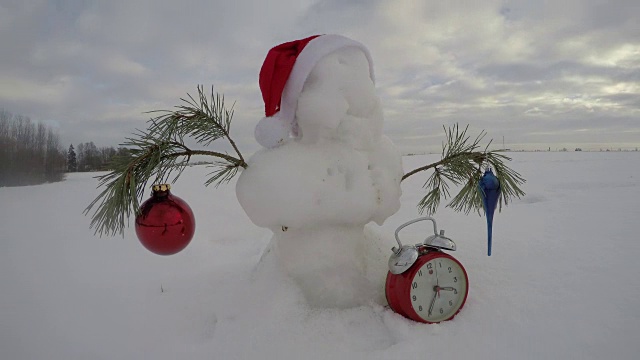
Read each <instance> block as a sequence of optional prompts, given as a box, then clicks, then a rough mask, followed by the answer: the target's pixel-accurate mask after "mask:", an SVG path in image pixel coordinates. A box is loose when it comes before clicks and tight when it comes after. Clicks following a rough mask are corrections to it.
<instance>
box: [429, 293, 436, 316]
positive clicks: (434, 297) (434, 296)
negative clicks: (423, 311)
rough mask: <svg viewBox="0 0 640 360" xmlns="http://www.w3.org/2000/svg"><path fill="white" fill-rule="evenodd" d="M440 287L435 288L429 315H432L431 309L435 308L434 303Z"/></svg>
mask: <svg viewBox="0 0 640 360" xmlns="http://www.w3.org/2000/svg"><path fill="white" fill-rule="evenodd" d="M436 289H438V286H435V287H434V288H433V292H434V293H433V299H431V305H429V316H431V311H432V310H433V305H434V304H435V303H436V297H437V296H438V291H437V290H436Z"/></svg>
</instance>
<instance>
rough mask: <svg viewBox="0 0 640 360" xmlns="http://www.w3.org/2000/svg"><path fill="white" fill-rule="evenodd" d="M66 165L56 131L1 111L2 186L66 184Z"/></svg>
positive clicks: (0, 184) (0, 177)
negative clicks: (56, 182)
mask: <svg viewBox="0 0 640 360" xmlns="http://www.w3.org/2000/svg"><path fill="white" fill-rule="evenodd" d="M66 165H67V164H66V154H65V150H64V148H62V147H61V145H60V139H59V137H58V134H57V133H55V132H54V131H53V129H51V128H50V127H47V126H46V125H44V124H42V123H34V122H32V121H31V119H30V118H29V117H27V116H22V115H14V114H12V113H10V112H8V111H5V110H3V109H0V186H17V185H35V184H41V183H44V182H54V181H62V180H64V173H65V171H66Z"/></svg>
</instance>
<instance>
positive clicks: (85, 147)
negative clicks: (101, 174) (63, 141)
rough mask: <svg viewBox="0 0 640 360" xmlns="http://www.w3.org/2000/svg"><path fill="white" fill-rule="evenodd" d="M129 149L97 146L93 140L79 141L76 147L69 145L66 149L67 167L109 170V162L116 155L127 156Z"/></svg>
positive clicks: (83, 169)
mask: <svg viewBox="0 0 640 360" xmlns="http://www.w3.org/2000/svg"><path fill="white" fill-rule="evenodd" d="M128 155H129V149H127V148H124V147H119V148H118V149H116V148H114V147H113V146H103V147H100V148H98V147H97V146H96V145H95V144H94V143H93V141H90V142H85V143H80V144H78V147H77V148H74V147H73V144H71V145H69V150H68V151H67V169H68V171H69V172H76V171H106V170H110V168H109V164H110V163H111V160H113V158H114V157H116V156H128Z"/></svg>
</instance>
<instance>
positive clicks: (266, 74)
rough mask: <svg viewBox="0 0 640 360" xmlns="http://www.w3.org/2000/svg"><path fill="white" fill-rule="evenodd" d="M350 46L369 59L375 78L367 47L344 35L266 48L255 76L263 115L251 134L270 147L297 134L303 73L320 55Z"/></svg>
mask: <svg viewBox="0 0 640 360" xmlns="http://www.w3.org/2000/svg"><path fill="white" fill-rule="evenodd" d="M350 46H352V47H357V48H359V49H360V50H362V52H363V53H364V54H365V56H366V57H367V60H368V62H369V75H370V77H371V80H372V81H374V82H375V77H374V73H373V61H372V60H371V54H370V53H369V50H368V49H367V48H366V47H365V46H364V45H362V44H361V43H359V42H357V41H355V40H351V39H349V38H346V37H344V36H340V35H315V36H311V37H308V38H305V39H301V40H294V41H290V42H287V43H283V44H280V45H278V46H275V47H273V48H272V49H271V50H269V52H268V53H267V57H266V58H265V60H264V63H263V64H262V68H261V69H260V79H259V83H260V91H261V92H262V99H263V100H264V108H265V115H266V116H265V117H264V118H262V119H261V120H260V121H259V122H258V125H257V126H256V129H255V138H256V140H257V141H258V143H259V144H260V145H262V146H264V147H266V148H274V147H277V146H280V145H282V144H284V143H286V142H287V141H288V140H289V139H290V135H293V136H298V131H297V129H298V126H297V123H296V120H295V115H296V108H297V106H298V97H299V96H300V93H301V92H302V88H303V87H304V83H305V81H306V79H307V77H308V76H309V74H310V73H311V71H312V70H313V68H314V67H315V65H316V64H317V63H318V61H319V60H320V59H322V58H323V57H324V56H326V55H328V54H330V53H332V52H334V51H336V50H338V49H341V48H344V47H350Z"/></svg>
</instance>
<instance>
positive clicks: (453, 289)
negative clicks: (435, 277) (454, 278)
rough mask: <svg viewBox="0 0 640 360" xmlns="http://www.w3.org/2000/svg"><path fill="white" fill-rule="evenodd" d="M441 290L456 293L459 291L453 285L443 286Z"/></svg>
mask: <svg viewBox="0 0 640 360" xmlns="http://www.w3.org/2000/svg"><path fill="white" fill-rule="evenodd" d="M440 290H445V291H453V293H454V294H457V293H458V290H457V289H456V288H454V287H453V286H447V287H441V288H440Z"/></svg>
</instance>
